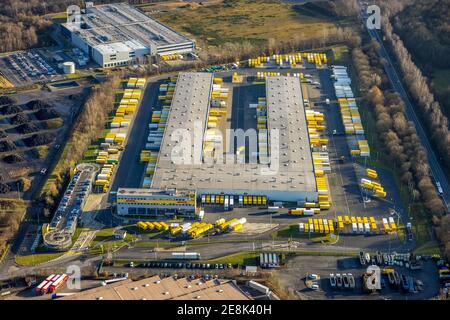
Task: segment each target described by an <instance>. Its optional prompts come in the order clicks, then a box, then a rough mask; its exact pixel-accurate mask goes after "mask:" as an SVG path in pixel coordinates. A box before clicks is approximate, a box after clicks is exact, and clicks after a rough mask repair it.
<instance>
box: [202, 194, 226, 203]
mask: <svg viewBox="0 0 450 320" xmlns="http://www.w3.org/2000/svg"><path fill="white" fill-rule="evenodd" d="M204 203H205V204H224V203H225V195H223V194H212V195H211V194H207V195H205V202H204Z"/></svg>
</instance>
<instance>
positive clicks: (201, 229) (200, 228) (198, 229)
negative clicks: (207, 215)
mask: <svg viewBox="0 0 450 320" xmlns="http://www.w3.org/2000/svg"><path fill="white" fill-rule="evenodd" d="M213 227H214V226H213V224H211V223H204V222H200V223H199V224H197V225H195V226H193V227H192V226H191V228H189V229H188V231H187V234H188V235H189V236H190V237H191V238H197V237H198V236H200V235H202V234H204V233H205V232H207V231H209V230H211V229H212V228H213Z"/></svg>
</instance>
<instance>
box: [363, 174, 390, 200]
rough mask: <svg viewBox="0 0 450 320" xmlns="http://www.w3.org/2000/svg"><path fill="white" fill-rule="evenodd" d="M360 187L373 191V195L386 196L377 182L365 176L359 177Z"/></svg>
mask: <svg viewBox="0 0 450 320" xmlns="http://www.w3.org/2000/svg"><path fill="white" fill-rule="evenodd" d="M361 187H363V188H364V189H366V190H370V191H372V192H373V195H374V196H376V197H379V198H386V195H387V193H386V191H384V188H383V186H382V185H381V183H379V182H375V181H372V180H369V179H366V178H362V179H361Z"/></svg>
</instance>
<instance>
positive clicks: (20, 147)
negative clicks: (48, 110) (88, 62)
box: [0, 85, 87, 198]
mask: <svg viewBox="0 0 450 320" xmlns="http://www.w3.org/2000/svg"><path fill="white" fill-rule="evenodd" d="M86 94H87V89H85V88H84V86H82V85H80V86H78V87H75V88H73V89H69V90H61V91H57V92H48V91H46V90H36V91H30V92H24V93H18V94H16V95H14V98H15V99H17V103H16V105H18V106H21V107H22V109H23V111H22V112H20V113H15V114H9V115H0V130H2V131H4V132H5V133H6V134H7V136H6V137H5V138H3V139H1V140H2V141H9V142H11V143H13V144H14V145H15V149H14V150H11V151H5V152H0V163H1V165H0V176H1V177H2V181H1V182H2V183H9V182H12V181H16V180H17V179H19V178H21V177H28V178H29V179H30V180H31V188H30V189H29V190H28V191H27V192H26V193H21V194H20V196H21V197H22V198H27V197H28V195H30V194H32V193H33V191H34V190H36V187H37V186H38V184H39V181H41V179H42V178H43V177H44V175H43V174H41V173H40V171H41V170H42V169H43V168H49V166H50V164H51V162H52V161H53V159H54V157H55V156H56V155H57V153H58V151H59V150H60V149H61V148H60V147H58V145H59V146H61V145H62V144H63V142H64V140H65V136H66V134H67V130H68V128H69V127H70V125H71V123H72V121H73V117H74V116H75V115H76V113H77V111H78V109H79V107H80V105H81V104H82V102H83V101H84V97H85V96H86ZM32 100H41V101H43V102H47V103H49V104H50V105H51V106H53V109H54V110H55V111H56V112H57V113H59V114H60V117H58V118H62V119H63V121H64V122H63V125H62V126H60V127H55V128H45V127H43V121H39V119H37V118H36V117H35V115H34V113H35V112H36V111H37V110H29V109H27V108H26V107H25V106H22V105H23V104H25V103H27V102H29V101H32ZM17 114H23V115H24V116H25V117H27V118H29V121H27V122H26V123H27V124H30V125H36V126H37V127H38V128H39V129H38V131H36V132H31V133H20V132H18V131H17V130H16V128H17V126H18V125H17V124H12V123H11V118H13V117H15V116H17ZM42 133H50V134H53V135H55V138H54V139H53V140H52V141H51V142H50V143H48V144H44V145H42V146H35V147H29V146H27V145H25V143H24V142H23V139H26V138H28V137H31V136H33V135H34V134H42ZM55 146H56V147H55ZM38 150H39V153H40V154H41V156H38V155H37V154H36V153H37V151H38ZM12 154H14V155H18V156H20V157H21V158H22V159H23V161H21V162H16V163H6V162H5V161H3V158H4V157H5V156H7V155H12ZM11 195H14V196H15V197H17V192H16V191H11V192H9V193H5V194H0V197H11Z"/></svg>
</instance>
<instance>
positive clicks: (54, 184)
mask: <svg viewBox="0 0 450 320" xmlns="http://www.w3.org/2000/svg"><path fill="white" fill-rule="evenodd" d="M121 78H122V74H121V72H116V73H114V74H112V75H110V76H109V78H108V80H106V81H105V82H104V83H103V84H102V85H101V86H97V87H95V88H94V89H93V90H92V92H91V93H90V95H89V97H88V98H87V100H86V102H85V103H84V105H83V106H82V109H81V110H80V112H79V115H78V117H77V119H76V120H75V123H74V126H73V128H72V131H71V134H70V136H69V138H68V140H67V143H66V146H65V149H64V151H63V153H62V155H61V158H60V159H59V161H58V164H57V166H56V168H55V170H54V173H55V179H53V180H48V181H47V183H46V185H45V188H44V191H43V192H42V193H41V194H40V196H39V201H41V203H42V204H43V205H44V210H45V215H46V216H49V215H50V214H51V211H52V209H53V208H55V206H56V205H57V203H56V202H57V199H58V198H59V194H60V192H61V191H62V189H63V188H64V182H65V180H66V179H65V178H66V175H67V173H68V171H69V169H70V168H72V167H74V165H76V164H77V163H78V162H79V161H80V160H82V158H83V156H84V153H85V152H86V150H87V148H88V147H89V145H90V144H91V143H93V142H94V141H96V140H97V139H98V137H99V136H100V135H101V133H102V131H103V129H104V127H105V123H106V122H107V120H108V115H109V114H110V113H111V112H112V110H113V108H114V103H115V94H114V92H115V90H117V89H118V88H119V84H120V81H121Z"/></svg>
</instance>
